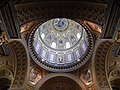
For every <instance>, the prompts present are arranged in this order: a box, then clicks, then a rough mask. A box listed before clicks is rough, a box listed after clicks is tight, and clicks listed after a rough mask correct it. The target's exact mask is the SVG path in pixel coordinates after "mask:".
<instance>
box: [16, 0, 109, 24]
mask: <svg viewBox="0 0 120 90" xmlns="http://www.w3.org/2000/svg"><path fill="white" fill-rule="evenodd" d="M106 7H107V6H106V5H105V4H100V3H85V2H77V1H76V2H72V1H71V2H67V1H66V2H60V1H59V2H39V3H25V4H17V5H16V11H17V16H18V22H19V25H22V24H24V23H27V22H29V21H33V20H37V19H45V18H56V17H66V18H80V19H83V20H88V21H92V22H95V23H98V24H100V25H103V24H104V19H105V11H106Z"/></svg>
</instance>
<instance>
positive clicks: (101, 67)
mask: <svg viewBox="0 0 120 90" xmlns="http://www.w3.org/2000/svg"><path fill="white" fill-rule="evenodd" d="M111 45H112V42H110V41H104V42H102V43H101V44H100V45H99V47H98V49H97V51H96V56H95V61H94V62H95V67H94V68H95V74H96V79H97V83H98V87H99V89H100V90H108V89H110V86H109V82H108V79H107V77H108V76H107V75H106V72H107V71H106V64H105V62H106V61H105V59H106V55H107V52H108V49H109V48H110V46H111Z"/></svg>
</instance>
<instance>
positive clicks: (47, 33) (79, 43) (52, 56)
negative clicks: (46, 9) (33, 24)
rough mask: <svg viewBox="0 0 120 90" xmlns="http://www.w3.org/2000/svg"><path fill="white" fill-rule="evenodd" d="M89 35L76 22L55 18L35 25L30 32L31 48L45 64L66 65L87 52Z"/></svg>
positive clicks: (81, 57) (78, 60)
mask: <svg viewBox="0 0 120 90" xmlns="http://www.w3.org/2000/svg"><path fill="white" fill-rule="evenodd" d="M89 37H92V35H91V33H90V32H89V31H86V28H85V27H84V26H83V25H81V24H79V23H78V22H76V21H74V20H71V19H67V18H55V19H51V20H48V21H46V22H44V23H43V24H41V25H39V26H37V28H36V29H35V30H34V31H33V32H32V33H31V38H32V50H33V52H34V53H35V55H36V56H37V58H38V60H40V61H41V62H43V63H46V64H47V65H50V66H55V67H56V68H57V67H67V66H71V65H73V64H75V63H78V62H80V61H81V60H82V59H83V57H84V55H85V54H87V52H88V50H89V49H90V48H89V47H90V46H91V45H90V44H91V43H90V42H91V41H90V38H89ZM91 40H92V38H91ZM30 41H31V39H30Z"/></svg>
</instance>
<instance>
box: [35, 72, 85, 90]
mask: <svg viewBox="0 0 120 90" xmlns="http://www.w3.org/2000/svg"><path fill="white" fill-rule="evenodd" d="M57 76H63V77H67V78H70V79H72V80H74V81H75V82H76V83H77V84H78V85H79V86H80V87H81V88H82V90H87V87H85V85H84V83H83V82H82V81H81V80H80V79H79V78H77V77H76V76H74V75H72V74H66V73H57V74H56V73H52V74H49V75H46V76H45V77H44V78H42V79H41V80H40V81H39V82H38V83H37V84H36V86H35V87H34V90H39V88H40V87H41V86H42V85H43V84H44V83H45V82H46V81H47V80H49V79H51V78H54V77H57Z"/></svg>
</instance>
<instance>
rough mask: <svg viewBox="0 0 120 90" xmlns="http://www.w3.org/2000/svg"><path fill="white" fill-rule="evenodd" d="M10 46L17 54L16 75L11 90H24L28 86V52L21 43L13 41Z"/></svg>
mask: <svg viewBox="0 0 120 90" xmlns="http://www.w3.org/2000/svg"><path fill="white" fill-rule="evenodd" d="M10 45H11V46H12V48H13V49H14V51H15V53H16V59H17V60H16V74H15V78H14V81H13V85H12V86H11V88H12V89H13V88H15V89H17V88H24V86H25V85H26V82H25V81H26V80H27V78H26V74H27V69H28V68H27V66H28V62H27V60H28V58H27V54H26V50H25V48H24V46H23V44H22V43H21V42H19V41H12V42H10Z"/></svg>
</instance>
